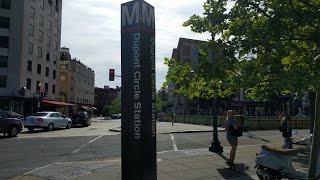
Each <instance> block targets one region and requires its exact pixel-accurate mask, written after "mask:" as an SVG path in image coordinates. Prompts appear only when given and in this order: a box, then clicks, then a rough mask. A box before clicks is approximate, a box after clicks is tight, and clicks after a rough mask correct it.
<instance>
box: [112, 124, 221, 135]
mask: <svg viewBox="0 0 320 180" xmlns="http://www.w3.org/2000/svg"><path fill="white" fill-rule="evenodd" d="M109 131H112V132H121V126H116V127H113V128H110V129H109ZM212 131H213V127H212V126H202V125H195V124H183V123H174V124H173V125H172V123H171V122H157V133H159V134H170V133H189V132H212ZM218 131H225V129H224V128H223V127H218Z"/></svg>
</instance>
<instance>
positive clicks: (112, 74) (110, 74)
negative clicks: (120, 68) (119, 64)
mask: <svg viewBox="0 0 320 180" xmlns="http://www.w3.org/2000/svg"><path fill="white" fill-rule="evenodd" d="M109 81H114V69H109Z"/></svg>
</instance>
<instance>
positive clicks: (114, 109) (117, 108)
mask: <svg viewBox="0 0 320 180" xmlns="http://www.w3.org/2000/svg"><path fill="white" fill-rule="evenodd" d="M108 109H109V112H110V113H116V114H118V113H120V112H121V98H120V97H117V98H115V99H114V100H113V101H112V102H111V104H110V105H109V107H108Z"/></svg>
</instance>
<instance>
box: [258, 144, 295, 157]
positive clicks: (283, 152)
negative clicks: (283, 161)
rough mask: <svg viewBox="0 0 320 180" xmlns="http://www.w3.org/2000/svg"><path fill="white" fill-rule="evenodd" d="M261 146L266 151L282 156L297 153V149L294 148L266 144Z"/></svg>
mask: <svg viewBox="0 0 320 180" xmlns="http://www.w3.org/2000/svg"><path fill="white" fill-rule="evenodd" d="M261 148H262V149H264V150H266V151H268V152H271V153H276V154H280V155H284V156H296V155H297V154H298V151H297V150H296V149H281V148H278V147H270V146H267V145H262V146H261Z"/></svg>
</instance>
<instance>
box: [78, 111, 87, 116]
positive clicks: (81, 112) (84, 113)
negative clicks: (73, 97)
mask: <svg viewBox="0 0 320 180" xmlns="http://www.w3.org/2000/svg"><path fill="white" fill-rule="evenodd" d="M78 116H81V117H83V116H87V113H86V112H84V111H80V112H78Z"/></svg>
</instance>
